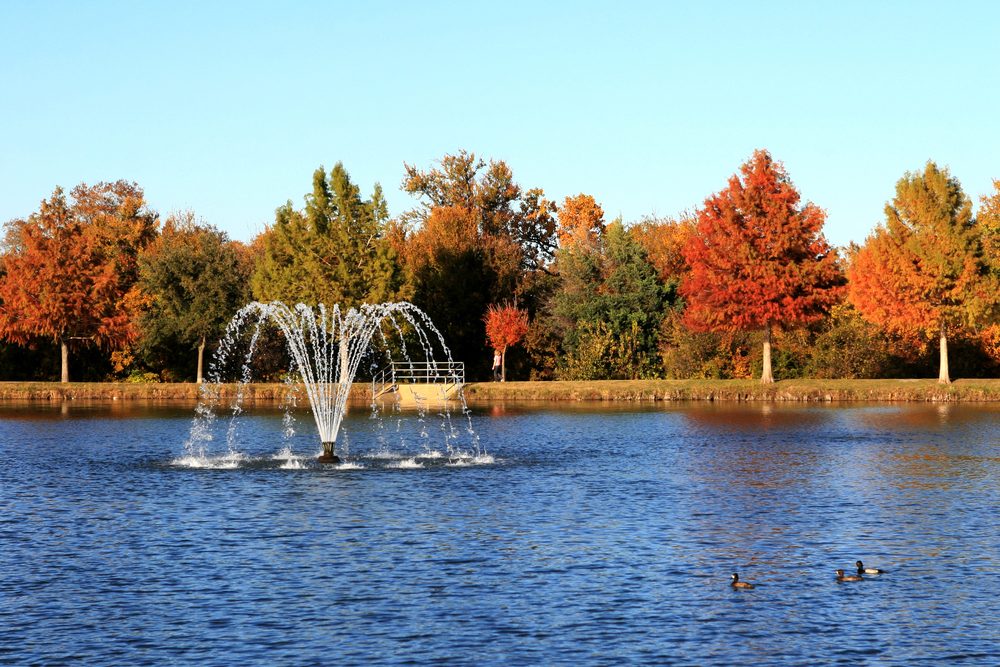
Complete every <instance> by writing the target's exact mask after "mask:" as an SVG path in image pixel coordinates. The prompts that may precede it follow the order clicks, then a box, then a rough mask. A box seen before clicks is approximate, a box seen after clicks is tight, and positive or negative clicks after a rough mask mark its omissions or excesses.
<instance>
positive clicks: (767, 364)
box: [760, 323, 774, 384]
mask: <svg viewBox="0 0 1000 667" xmlns="http://www.w3.org/2000/svg"><path fill="white" fill-rule="evenodd" d="M760 383H761V384H773V383H774V376H773V375H771V324H770V323H768V325H767V326H766V327H765V328H764V369H763V370H762V371H761V373H760Z"/></svg>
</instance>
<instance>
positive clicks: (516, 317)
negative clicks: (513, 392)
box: [483, 304, 528, 380]
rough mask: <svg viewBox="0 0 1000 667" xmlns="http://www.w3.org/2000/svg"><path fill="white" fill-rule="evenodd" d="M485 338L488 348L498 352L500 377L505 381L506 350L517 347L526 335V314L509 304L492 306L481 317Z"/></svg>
mask: <svg viewBox="0 0 1000 667" xmlns="http://www.w3.org/2000/svg"><path fill="white" fill-rule="evenodd" d="M483 320H484V321H485V322H486V338H487V340H489V343H490V346H491V347H492V348H493V349H494V350H497V351H499V352H500V357H501V363H502V372H501V377H502V378H503V379H504V380H506V379H507V348H508V347H511V346H512V345H517V344H518V343H520V342H521V340H523V339H524V336H525V334H527V333H528V313H527V311H524V310H521V309H519V308H517V307H515V306H513V305H511V304H505V305H496V304H493V305H491V306H490V307H489V309H488V310H487V311H486V315H485V316H484V317H483Z"/></svg>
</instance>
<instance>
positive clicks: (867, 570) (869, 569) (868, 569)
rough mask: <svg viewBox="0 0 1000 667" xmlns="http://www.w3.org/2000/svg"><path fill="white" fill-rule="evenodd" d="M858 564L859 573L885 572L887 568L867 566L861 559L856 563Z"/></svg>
mask: <svg viewBox="0 0 1000 667" xmlns="http://www.w3.org/2000/svg"><path fill="white" fill-rule="evenodd" d="M855 565H857V566H858V574H885V570H880V569H878V568H877V567H865V564H864V563H862V562H861V561H858V562H857V563H855Z"/></svg>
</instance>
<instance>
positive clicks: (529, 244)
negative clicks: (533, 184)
mask: <svg viewBox="0 0 1000 667" xmlns="http://www.w3.org/2000/svg"><path fill="white" fill-rule="evenodd" d="M439 165H440V168H437V167H432V168H431V169H428V170H426V171H421V170H419V169H417V168H416V167H415V166H413V165H409V164H404V167H405V169H406V177H405V178H404V179H403V184H402V188H403V190H405V191H406V192H409V193H410V194H412V195H414V196H416V197H418V198H419V199H421V200H423V201H422V204H421V206H419V207H417V208H415V209H413V210H411V211H408V212H406V213H404V214H403V220H404V222H406V223H408V224H411V225H413V226H416V227H418V228H419V227H420V226H422V225H423V224H424V223H425V222H426V221H427V219H428V218H429V217H430V215H431V213H432V212H433V211H434V209H436V208H445V207H456V206H457V207H461V208H464V209H466V210H467V211H470V212H471V213H472V215H473V216H474V217H475V219H476V225H477V229H478V233H479V236H480V237H481V238H483V239H502V240H505V241H509V242H510V243H511V244H513V245H514V246H515V247H516V248H517V251H518V257H517V263H518V266H519V270H520V271H536V270H544V269H545V268H546V267H547V266H548V264H549V263H550V262H551V261H552V258H553V256H554V253H555V250H556V229H555V217H554V216H555V212H556V206H555V204H554V203H553V202H551V201H550V200H548V199H547V198H546V197H545V193H544V191H542V190H541V189H540V188H532V189H529V190H527V191H525V190H522V188H521V186H520V185H518V184H517V183H516V182H515V181H514V177H513V173H512V172H511V170H510V167H508V166H507V163H505V162H504V161H503V160H490V161H489V163H487V162H484V161H483V160H482V159H481V158H478V157H476V154H475V153H469V152H467V151H465V150H460V151H459V152H458V153H456V154H454V155H451V154H447V155H445V156H444V157H443V158H441V160H440V162H439ZM488 259H489V260H490V261H493V259H494V258H493V257H488ZM494 270H496V271H497V272H498V273H503V271H502V270H501V267H494Z"/></svg>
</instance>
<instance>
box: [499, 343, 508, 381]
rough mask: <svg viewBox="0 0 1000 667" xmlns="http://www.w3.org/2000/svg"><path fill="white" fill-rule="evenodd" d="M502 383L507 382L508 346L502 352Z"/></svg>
mask: <svg viewBox="0 0 1000 667" xmlns="http://www.w3.org/2000/svg"><path fill="white" fill-rule="evenodd" d="M500 381H501V382H506V381H507V346H506V345H504V348H503V349H502V350H500Z"/></svg>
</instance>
